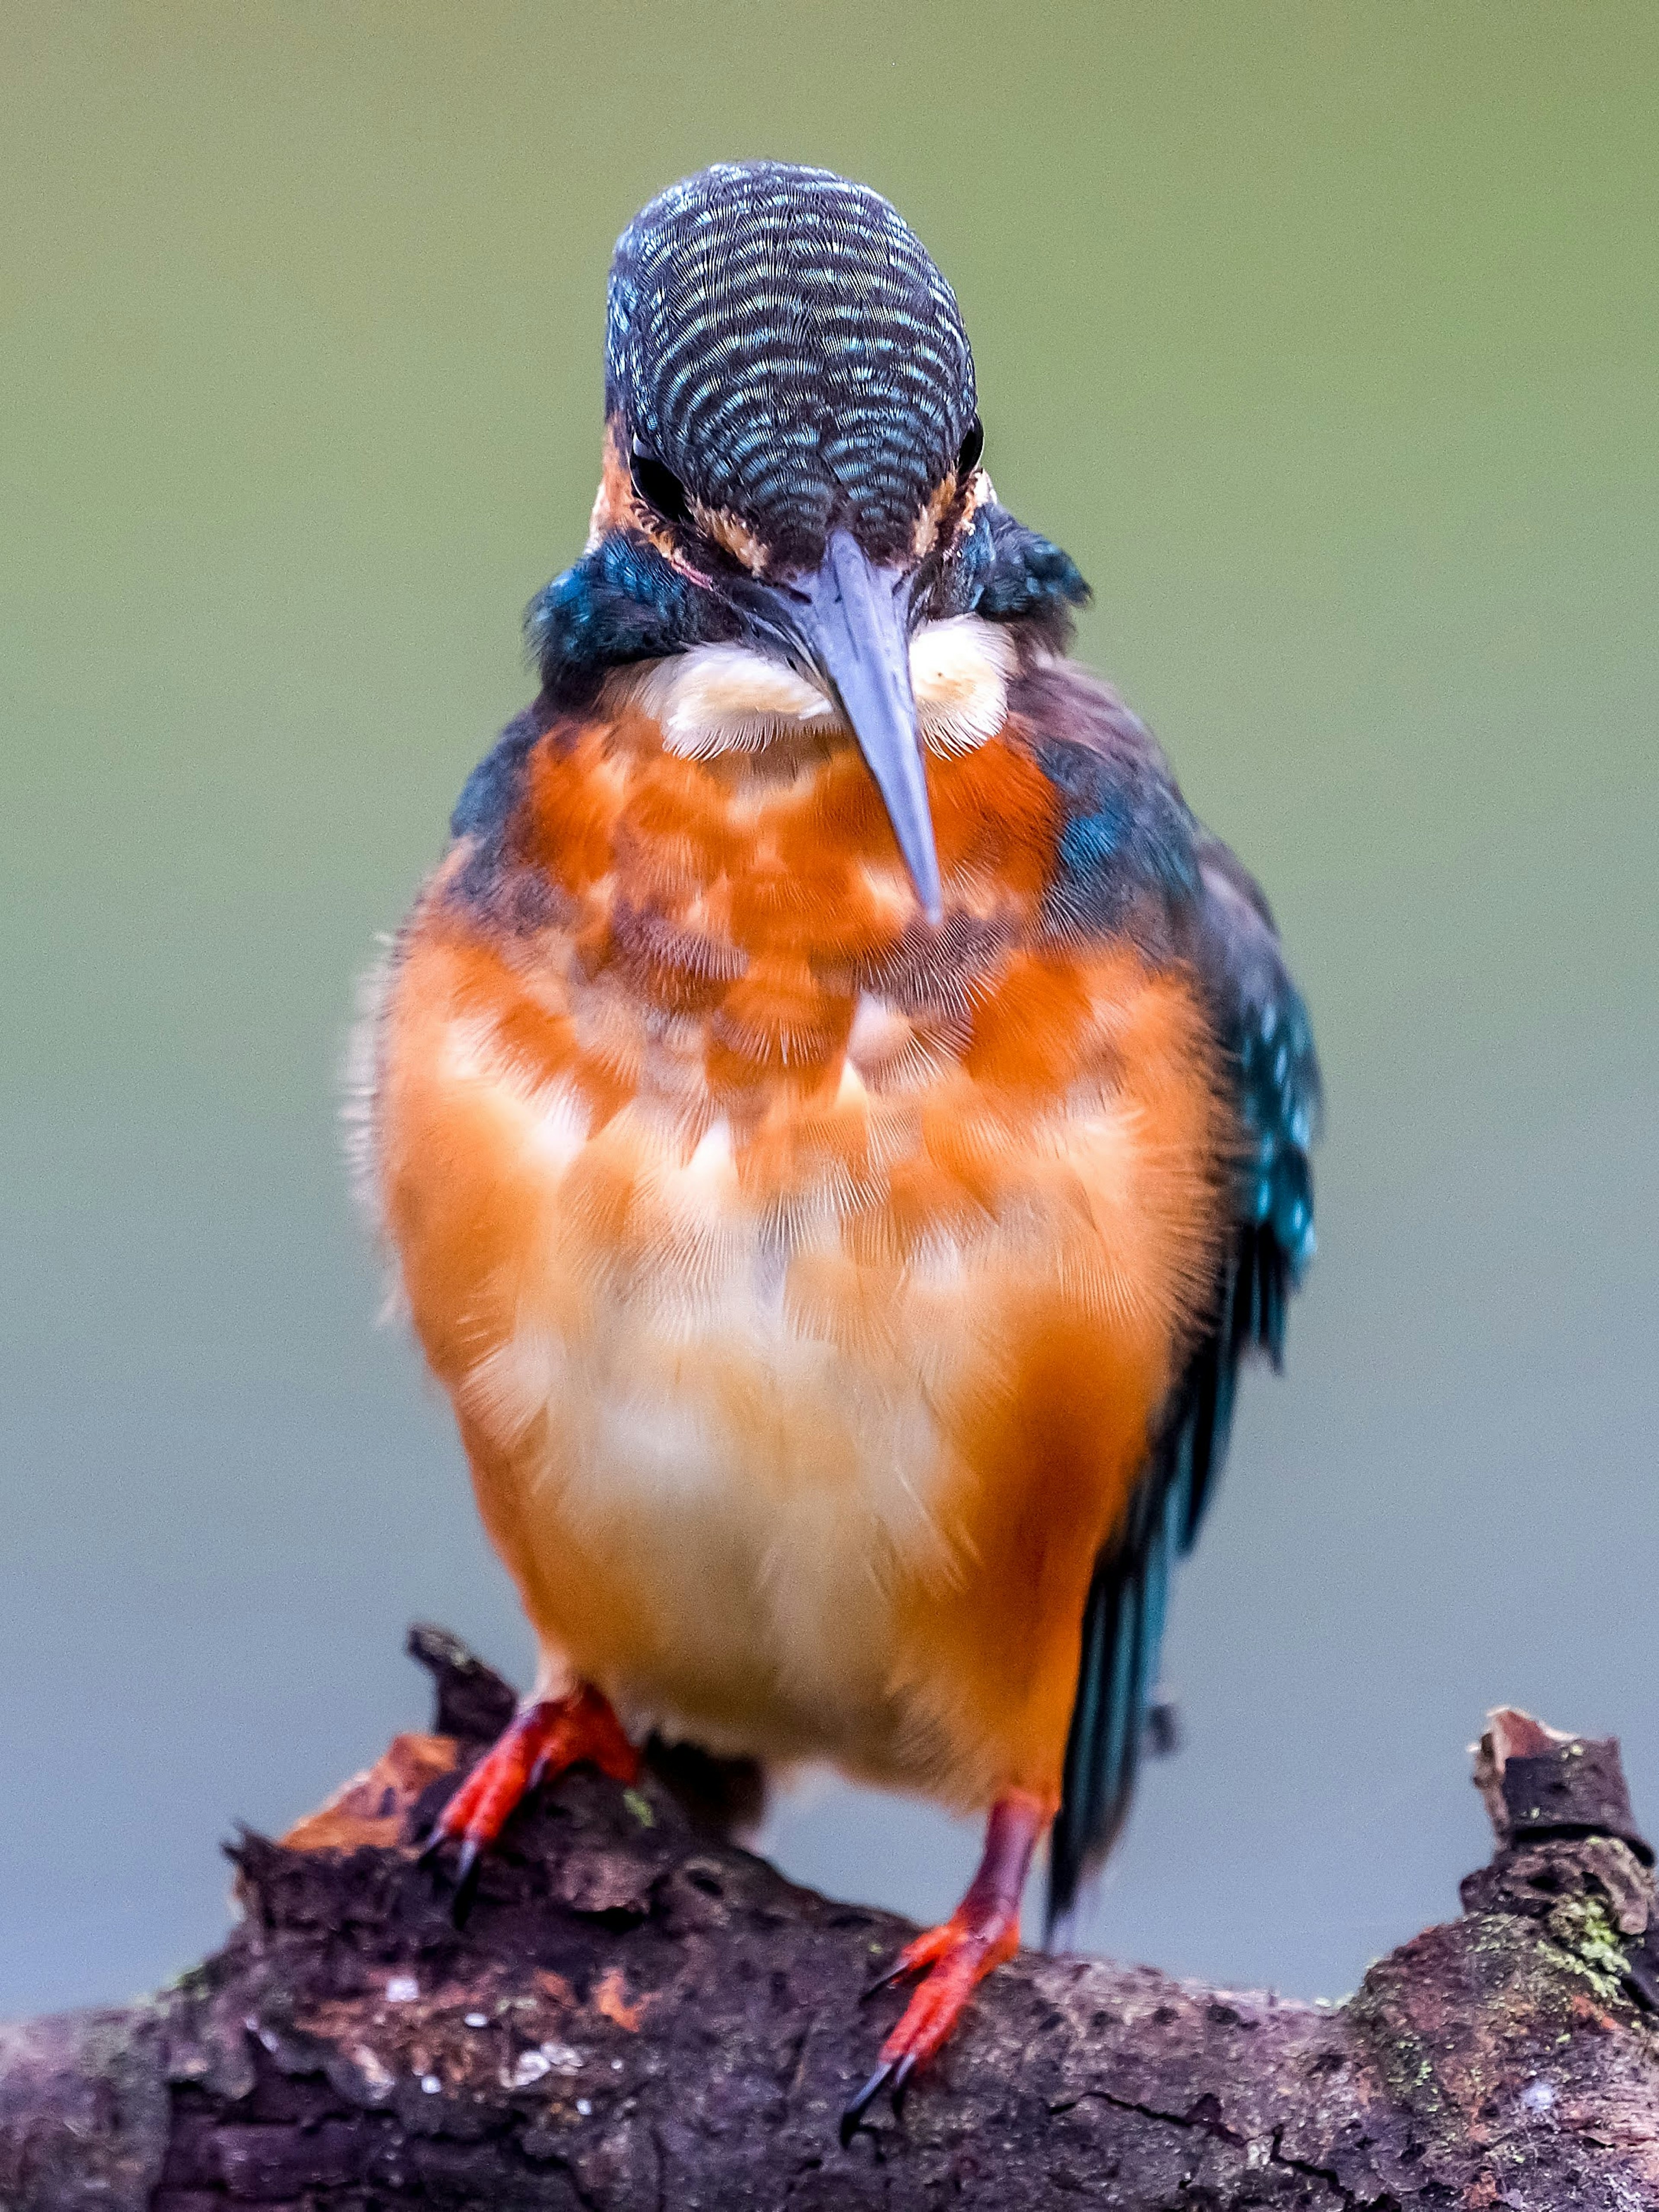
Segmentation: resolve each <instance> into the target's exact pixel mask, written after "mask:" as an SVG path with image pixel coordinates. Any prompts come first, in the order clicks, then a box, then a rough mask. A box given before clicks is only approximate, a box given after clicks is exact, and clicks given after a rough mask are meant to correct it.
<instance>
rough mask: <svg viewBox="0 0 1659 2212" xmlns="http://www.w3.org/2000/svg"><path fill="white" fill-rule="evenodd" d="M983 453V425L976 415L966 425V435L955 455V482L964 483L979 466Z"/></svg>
mask: <svg viewBox="0 0 1659 2212" xmlns="http://www.w3.org/2000/svg"><path fill="white" fill-rule="evenodd" d="M984 451H985V425H984V424H983V423H982V422H981V421H980V419H979V417H978V416H977V415H975V417H974V419H973V421H972V422H970V423H969V425H968V435H967V436H966V437H965V438H964V439H963V441H962V447H961V450H960V451H959V452H958V453H957V483H965V482H966V480H967V479H968V478H969V477H970V476H972V474H973V473H974V471H975V469H976V468H977V467H978V466H979V457H980V455H981V453H983V452H984Z"/></svg>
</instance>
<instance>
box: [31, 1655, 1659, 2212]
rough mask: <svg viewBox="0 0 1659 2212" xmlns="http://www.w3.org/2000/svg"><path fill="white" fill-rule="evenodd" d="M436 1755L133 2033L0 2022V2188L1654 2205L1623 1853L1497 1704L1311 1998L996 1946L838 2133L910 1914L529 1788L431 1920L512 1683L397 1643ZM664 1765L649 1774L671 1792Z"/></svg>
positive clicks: (1023, 2206)
mask: <svg viewBox="0 0 1659 2212" xmlns="http://www.w3.org/2000/svg"><path fill="white" fill-rule="evenodd" d="M411 1648H412V1649H413V1650H415V1652H416V1656H417V1657H419V1658H421V1659H422V1661H423V1662H424V1663H425V1664H426V1665H427V1666H428V1667H429V1668H431V1669H432V1671H433V1674H434V1675H435V1681H436V1685H437V1692H438V1698H437V1713H436V1724H435V1731H434V1733H433V1734H432V1735H423V1736H422V1735H410V1736H400V1737H398V1738H397V1739H396V1740H395V1741H394V1742H393V1743H392V1746H391V1747H390V1748H389V1749H388V1750H387V1752H386V1754H385V1755H384V1756H383V1758H382V1759H380V1761H379V1763H378V1764H377V1765H376V1766H375V1767H374V1769H372V1770H371V1771H369V1772H368V1774H366V1775H362V1776H359V1777H357V1778H356V1779H355V1780H354V1781H353V1782H351V1783H349V1784H347V1785H346V1786H345V1788H344V1789H343V1790H342V1791H341V1792H340V1793H339V1794H338V1795H337V1797H336V1798H335V1799H333V1800H331V1802H330V1804H329V1805H328V1806H326V1807H325V1808H323V1809H322V1810H321V1811H320V1812H319V1813H317V1814H313V1815H312V1816H311V1817H310V1818H309V1819H308V1820H304V1821H301V1824H300V1825H299V1826H298V1827H297V1828H296V1829H295V1830H294V1831H293V1832H291V1833H290V1834H289V1836H288V1837H287V1838H284V1839H283V1842H281V1843H272V1842H270V1841H268V1840H266V1839H265V1838H260V1837H258V1836H253V1835H246V1836H244V1837H243V1838H242V1839H241V1840H240V1843H239V1844H237V1845H236V1846H235V1847H234V1851H233V1857H234V1859H235V1861H236V1863H237V1868H238V1875H237V1887H238V1893H239V1896H240V1901H241V1905H242V1908H243V1918H242V1921H241V1923H240V1926H239V1927H238V1928H237V1929H236V1930H235V1931H234V1934H233V1935H232V1936H231V1938H230V1940H229V1942H228V1943H227V1944H226V1946H225V1948H223V1950H222V1951H221V1952H219V1953H218V1954H216V1956H215V1957H214V1958H212V1959H210V1960H208V1961H207V1962H206V1963H205V1964H204V1965H203V1966H200V1967H198V1968H196V1969H195V1970H193V1971H192V1972H191V1973H189V1974H187V1975H185V1977H183V1978H182V1979H181V1980H180V1981H179V1983H178V1984H175V1985H174V1986H173V1987H172V1988H171V1989H169V1990H165V1991H163V1992H161V1994H160V1995H159V1996H156V1997H155V1998H154V1999H151V2000H149V2002H146V2003H143V2004H142V2005H139V2006H136V2007H134V2008H131V2009H129V2010H125V2011H102V2012H93V2013H82V2014H76V2015H67V2016H64V2017H63V2018H59V2019H52V2020H41V2021H30V2022H25V2023H22V2024H21V2025H19V2026H16V2027H9V2028H0V2205H3V2206H5V2207H6V2208H15V2209H16V2212H92V2208H94V2206H95V2207H97V2208H99V2212H144V2208H147V2207H153V2208H154V2212H237V2208H246V2207H258V2206H264V2207H271V2208H276V2207H278V2206H280V2207H283V2208H289V2212H298V2208H300V2207H302V2206H303V2207H307V2208H317V2212H325V2208H326V2212H348V2208H350V2212H356V2208H362V2212H368V2208H380V2207H386V2208H391V2207H403V2206H413V2205H416V2204H420V2205H453V2206H463V2205H484V2204H488V2205H489V2206H491V2207H495V2208H506V2212H516V2208H519V2207H526V2208H528V2207H532V2206H533V2207H538V2208H541V2207H572V2208H574V2207H587V2208H605V2212H611V2208H617V2212H635V2208H640V2212H661V2208H665V2207H672V2208H675V2212H679V2208H692V2207H696V2206H702V2205H708V2206H718V2207H719V2208H720V2212H739V2208H745V2207H751V2206H752V2207H756V2208H765V2212H775V2208H778V2207H781V2206H785V2205H787V2206H789V2207H791V2208H799V2212H805V2209H806V2208H817V2207H827V2206H832V2205H833V2206H836V2207H862V2206H873V2205H883V2206H888V2207H895V2206H913V2205H914V2206H933V2205H935V2204H939V2205H943V2204H945V2203H952V2204H955V2203H965V2204H970V2205H986V2206H998V2207H1001V2206H1007V2205H1015V2206H1018V2207H1019V2208H1020V2212H1039V2209H1040V2208H1048V2207H1059V2206H1065V2207H1067V2208H1070V2207H1072V2206H1073V2205H1075V2204H1076V2203H1078V2202H1079V2199H1085V2200H1091V2199H1093V2200H1098V2201H1101V2202H1104V2203H1112V2204H1115V2205H1118V2206H1121V2207H1128V2208H1149V2209H1150V2208H1152V2207H1164V2206H1168V2207H1176V2206H1180V2207H1184V2208H1190V2207H1193V2206H1197V2205H1201V2206H1204V2207H1206V2208H1210V2212H1231V2208H1235V2207H1237V2208H1242V2207H1243V2206H1246V2205H1249V2206H1251V2207H1256V2208H1261V2207H1285V2208H1289V2207H1308V2208H1315V2207H1319V2208H1324V2207H1333V2208H1334V2207H1356V2208H1357V2207H1361V2206H1370V2207H1376V2208H1379V2209H1380V2208H1384V2207H1387V2208H1397V2212H1406V2208H1416V2207H1428V2206H1431V2205H1432V2206H1436V2207H1446V2206H1458V2207H1467V2208H1473V2212H1481V2208H1487V2207H1492V2208H1496V2207H1500V2206H1502V2207H1510V2208H1515V2212H1526V2209H1527V2208H1534V2207H1535V2208H1538V2212H1545V2208H1549V2212H1558V2208H1560V2207H1564V2206H1572V2207H1575V2208H1584V2212H1599V2208H1603V2207H1605V2208H1607V2212H1613V2208H1618V2212H1629V2208H1631V2207H1635V2206H1647V2205H1652V2206H1655V2207H1659V2036H1656V2033H1655V2032H1654V2027H1653V2024H1652V2021H1651V2020H1650V2013H1651V2012H1652V2011H1653V2010H1654V2009H1659V1927H1656V1926H1653V1925H1651V1924H1650V1915H1652V1913H1653V1907H1654V1885H1653V1878H1652V1875H1651V1874H1650V1871H1649V1869H1650V1866H1651V1863H1652V1856H1653V1855H1652V1853H1651V1851H1650V1850H1649V1848H1648V1846H1647V1844H1645V1842H1644V1841H1643V1839H1642V1838H1641V1837H1640V1835H1639V1834H1638V1832H1637V1830H1636V1828H1635V1826H1634V1825H1633V1823H1632V1819H1631V1813H1630V1808H1629V1804H1628V1802H1627V1800H1626V1794H1625V1786H1624V1781H1623V1778H1622V1774H1621V1772H1620V1766H1619V1758H1618V1747H1617V1744H1616V1743H1614V1742H1607V1743H1598V1742H1592V1741H1586V1740H1584V1739H1582V1738H1577V1737H1570V1736H1562V1735H1557V1734H1556V1733H1554V1732H1553V1731H1551V1730H1547V1729H1543V1728H1542V1727H1541V1725H1540V1724H1539V1723H1536V1722H1534V1721H1532V1720H1530V1719H1529V1718H1528V1717H1527V1716H1526V1715H1524V1714H1519V1713H1513V1712H1508V1711H1504V1712H1499V1713H1497V1714H1494V1715H1493V1716H1492V1724H1491V1726H1490V1728H1489V1729H1488V1733H1487V1735H1486V1738H1485V1740H1484V1741H1483V1745H1482V1749H1481V1753H1480V1758H1479V1759H1478V1761H1477V1780H1478V1781H1479V1782H1480V1786H1481V1788H1482V1790H1483V1793H1484V1794H1485V1796H1486V1801H1487V1803H1488V1807H1489V1809H1490V1810H1491V1811H1492V1815H1493V1819H1494V1823H1495V1826H1496V1827H1497V1831H1498V1850H1497V1854H1496V1856H1495V1857H1494V1858H1493V1860H1492V1863H1491V1864H1490V1865H1489V1866H1488V1867H1486V1868H1484V1869H1481V1870H1480V1872H1479V1873H1477V1874H1474V1875H1470V1876H1469V1877H1468V1880H1467V1881H1465V1883H1464V1885H1463V1897H1464V1903H1465V1905H1466V1908H1467V1911H1466V1914H1465V1917H1463V1918H1462V1919H1460V1920H1458V1921H1455V1922H1454V1923H1450V1924H1449V1925H1448V1926H1445V1927H1440V1928H1431V1929H1427V1930H1426V1931H1425V1933H1424V1934H1422V1935H1420V1936H1416V1937H1414V1938H1413V1941H1412V1942H1409V1943H1407V1944H1406V1945H1404V1946H1403V1947H1402V1948H1401V1949H1400V1950H1398V1951H1396V1952H1395V1953H1394V1954H1392V1955H1391V1956H1390V1957H1389V1958H1387V1959H1384V1960H1381V1961H1379V1962H1378V1964H1376V1966H1373V1967H1372V1968H1371V1970H1370V1972H1369V1973H1368V1974H1367V1975H1366V1977H1365V1978H1364V1982H1363V1984H1361V1986H1360V1988H1359V1989H1358V1991H1357V1992H1356V1993H1355V1995H1354V1996H1352V1997H1351V1998H1350V1999H1348V2000H1347V2001H1346V2002H1345V2003H1343V2004H1341V2005H1337V2006H1328V2005H1305V2004H1299V2003H1287V2002H1282V2001H1280V2000H1279V1999H1277V1998H1275V1997H1273V1996H1261V1995H1254V1994H1253V1995H1240V1994H1238V1993H1237V1992H1233V1991H1226V1990H1212V1989H1208V1988H1205V1987H1203V1986H1201V1985H1199V1984H1193V1983H1183V1982H1176V1981H1172V1980H1170V1979H1169V1978H1167V1977H1165V1976H1164V1975H1162V1974H1158V1973H1156V1972H1153V1971H1152V1970H1151V1969H1150V1968H1146V1967H1130V1966H1115V1965H1112V1964H1109V1963H1105V1962H1097V1961H1091V1960H1078V1959H1066V1958H1060V1959H1046V1958H1041V1957H1036V1956H1033V1955H1031V1954H1022V1956H1021V1957H1020V1959H1019V1960H1018V1961H1017V1962H1016V1963H1015V1964H1014V1965H1013V1966H1009V1967H1007V1968H1005V1969H1004V1970H1003V1971H1002V1972H1000V1973H998V1974H997V1975H995V1976H994V1978H993V1979H992V1980H991V1981H990V1982H989V1983H987V1985H986V1987H985V1988H984V1990H982V1991H981V1995H980V1996H979V1998H978V1999H977V2001H976V2002H975V2006H974V2008H973V2009H972V2012H971V2014H970V2016H969V2020H968V2021H966V2022H965V2023H964V2026H963V2031H962V2033H960V2035H959V2037H958V2039H957V2041H956V2042H955V2043H954V2044H953V2045H951V2046H950V2047H949V2048H948V2049H947V2051H945V2054H944V2056H943V2057H942V2058H941V2059H940V2061H939V2063H938V2064H937V2065H936V2067H935V2068H934V2069H933V2072H932V2073H931V2074H930V2075H928V2076H927V2077H926V2078H925V2079H924V2080H923V2081H921V2083H919V2084H918V2085H917V2087H916V2089H915V2092H914V2093H913V2094H912V2096H911V2098H910V2100H909V2103H908V2106H907V2108H906V2111H905V2113H904V2116H903V2118H902V2120H895V2119H892V2118H889V2117H886V2116H883V2117H882V2118H879V2119H878V2122H877V2124H876V2125H875V2126H874V2127H872V2128H871V2129H869V2130H866V2131H864V2132H862V2133H860V2135H859V2136H857V2137H855V2139H854V2142H853V2144H852V2147H851V2148H850V2149H848V2150H846V2151H842V2149H840V2148H838V2146H837V2144H836V2117H837V2115H838V2114H839V2112H840V2111H841V2108H842V2105H843V2103H844V2102H845V2100H846V2098H847V2096H848V2093H849V2091H850V2090H851V2089H852V2088H853V2087H854V2086H855V2085H856V2083H857V2082H858V2081H859V2080H860V2078H861V2077H862V2075H863V2074H864V2073H865V2072H866V2071H867V2069H868V2065H869V2062H870V2053H871V2051H872V2047H873V2045H874V2044H875V2043H876V2041H877V2040H878V2037H879V2033H880V2032H881V2031H883V2030H884V2028H885V2027H886V2026H887V2025H888V2022H889V2019H890V2015H891V2013H892V2010H893V2008H894V2007H895V2006H896V2004H897V2003H898V2002H901V1999H900V1998H899V1996H897V1995H896V1994H895V1995H892V1996H885V1997H883V1998H881V1999H879V2000H878V2001H876V2002H872V2004H871V2005H870V2006H868V2007H865V2008H861V2007H860V2003H859V1995H860V1990H862V1989H863V1988H864V1987H865V1985H866V1984H867V1983H868V1982H869V1981H870V1979H871V1978H872V1975H873V1974H874V1973H875V1972H878V1970H879V1968H880V1967H881V1966H882V1965H883V1963H884V1961H886V1960H889V1959H890V1958H891V1956H892V1954H893V1953H894V1951H895V1950H896V1948H897V1946H898V1945H899V1944H900V1943H901V1942H902V1941H903V1939H904V1937H905V1936H906V1935H907V1934H908V1932H910V1931H909V1930H908V1929H907V1927H906V1926H905V1924H904V1923H902V1922H900V1921H898V1920H897V1919H896V1918H895V1917H892V1916H891V1915H890V1914H886V1913H881V1912H876V1911H869V1910H866V1909H865V1908H863V1907H860V1906H854V1905H837V1904H835V1903H832V1902H830V1901H829V1900H827V1899H823V1898H821V1897H817V1896H815V1895H813V1894H811V1893H810V1892H807V1891H805V1890H801V1889H797V1888H794V1887H792V1886H791V1885H790V1884H789V1883H787V1882H786V1881H783V1880H782V1878H781V1876H780V1875H777V1874H775V1872H774V1871H773V1870H772V1869H770V1868H769V1867H768V1866H766V1865H765V1864H763V1863H762V1862H761V1861H759V1860H758V1859H756V1858H753V1857H750V1856H749V1855H748V1854H746V1853H744V1852H743V1851H741V1850H737V1849H735V1848H734V1847H732V1846H731V1845H730V1844H725V1843H723V1842H720V1841H719V1840H717V1839H715V1838H713V1837H712V1836H711V1835H710V1834H709V1833H708V1831H707V1830H706V1828H703V1827H701V1826H699V1825H698V1824H697V1822H696V1820H694V1819H693V1818H692V1817H691V1816H690V1815H689V1814H688V1812H687V1811H686V1809H685V1805H684V1802H683V1797H682V1796H677V1795H675V1794H673V1793H672V1792H671V1790H670V1789H669V1788H668V1787H667V1786H665V1783H664V1781H663V1780H662V1779H661V1778H660V1776H659V1775H653V1777H651V1778H648V1779H647V1781H646V1782H645V1783H644V1784H641V1787H640V1788H639V1789H638V1790H627V1791H623V1790H617V1789H616V1788H615V1787H613V1786H612V1785H611V1784H607V1783H605V1782H603V1781H602V1780H600V1779H599V1778H597V1777H596V1776H593V1775H591V1774H586V1773H582V1774H576V1775H572V1776H569V1777H567V1778H565V1779H564V1780H563V1781H562V1782H561V1783H559V1784H557V1785H556V1786H555V1787H553V1788H551V1789H547V1790H542V1791H541V1792H539V1793H538V1796H537V1797H536V1799H535V1801H534V1802H532V1804H531V1805H529V1806H527V1807H526V1808H525V1810H524V1811H523V1813H522V1814H520V1816H519V1817H517V1818H516V1819H515V1820H514V1822H513V1826H512V1828H511V1830H510V1832H509V1836H508V1838H507V1843H506V1845H505V1847H504V1848H503V1849H502V1850H500V1851H498V1852H497V1853H496V1854H495V1856H494V1857H492V1858H491V1860H490V1862H489V1867H488V1869H487V1871H486V1874H485V1878H484V1882H483V1890H482V1893H481V1895H480V1897H479V1900H478V1904H477V1909H476V1911H475V1912H474V1914H473V1917H472V1918H471V1922H470V1923H469V1924H468V1926H467V1928H466V1929H465V1933H464V1934H463V1933H459V1932H458V1931H457V1930H456V1929H454V1928H453V1927H452V1926H451V1924H450V1922H449V1919H448V1917H447V1898H446V1893H445V1890H444V1887H443V1885H442V1883H441V1881H439V1880H438V1879H436V1878H435V1876H434V1875H433V1874H432V1873H431V1872H430V1871H429V1870H427V1869H422V1868H421V1867H420V1866H418V1865H417V1864H416V1860H415V1851H414V1848H413V1845H414V1839H415V1838H417V1837H418V1836H419V1835H420V1834H421V1833H422V1832H423V1830H424V1826H425V1825H426V1824H427V1823H428V1822H429V1820H430V1819H431V1817H432V1815H433V1814H434V1813H435V1810H436V1808H437V1807H438V1806H439V1805H440V1804H441V1802H442V1801H443V1798H444V1796H446V1795H447V1792H448V1791H449V1790H451V1789H452V1788H453V1786H454V1784H455V1782H456V1779H457V1778H458V1776H459V1772H460V1771H462V1770H463V1769H464V1767H465V1765H466V1764H467V1763H468V1762H469V1761H470V1760H471V1759H472V1758H473V1757H475V1756H476V1755H477V1752H478V1751H479V1750H480V1749H481V1748H482V1747H483V1744H484V1742H485V1741H488V1740H489V1737H490V1736H491V1735H493V1734H494V1733H495V1730H496V1729H497V1728H498V1727H499V1726H500V1725H501V1722H502V1720H503V1719H504V1718H505V1717H506V1716H507V1713H508V1712H510V1711H511V1709H512V1702H513V1700H512V1693H511V1692H510V1691H509V1690H508V1689H507V1686H506V1685H505V1684H504V1683H502V1682H501V1680H499V1679H498V1678H497V1677H496V1676H495V1675H494V1674H491V1673H490V1672H489V1669H488V1668H484V1667H483V1666H482V1665H481V1664H480V1663H479V1662H477V1660H476V1659H474V1658H472V1657H471V1655H470V1654H469V1653H467V1652H466V1651H465V1650H464V1649H463V1648H462V1647H461V1646H460V1645H459V1644H456V1643H455V1642H454V1640H453V1638H447V1637H444V1636H442V1635H441V1634H440V1633H439V1632H435V1631H429V1630H421V1631H416V1633H415V1636H414V1638H412V1639H411ZM675 1779H676V1782H677V1784H679V1785H680V1786H681V1789H682V1792H683V1791H684V1782H685V1776H684V1772H683V1771H681V1772H678V1773H677V1774H676V1777H675Z"/></svg>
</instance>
